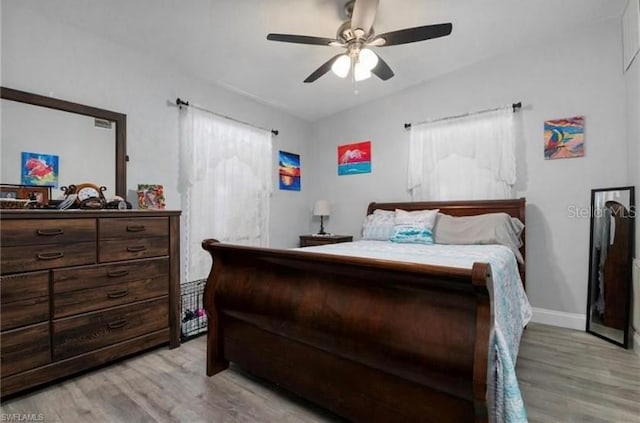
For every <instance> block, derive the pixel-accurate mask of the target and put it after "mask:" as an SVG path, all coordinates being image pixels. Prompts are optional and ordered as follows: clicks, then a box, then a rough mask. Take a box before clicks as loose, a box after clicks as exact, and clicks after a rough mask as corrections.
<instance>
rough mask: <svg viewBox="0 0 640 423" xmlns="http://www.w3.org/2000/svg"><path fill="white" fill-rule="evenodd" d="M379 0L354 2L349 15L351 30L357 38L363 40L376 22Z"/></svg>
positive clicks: (358, 0) (357, 0)
mask: <svg viewBox="0 0 640 423" xmlns="http://www.w3.org/2000/svg"><path fill="white" fill-rule="evenodd" d="M379 3H380V0H356V3H355V5H354V6H353V13H352V14H351V30H352V31H353V33H354V34H355V35H356V36H357V37H359V38H365V37H366V36H367V35H368V34H369V32H370V31H371V27H372V26H373V22H374V21H375V20H376V13H377V12H378V4H379Z"/></svg>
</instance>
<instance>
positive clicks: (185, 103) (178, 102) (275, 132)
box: [176, 97, 280, 136]
mask: <svg viewBox="0 0 640 423" xmlns="http://www.w3.org/2000/svg"><path fill="white" fill-rule="evenodd" d="M176 106H178V107H179V108H182V106H192V107H195V108H197V109H200V110H204V111H205V112H209V113H212V114H214V115H216V116H219V117H221V118H225V119H229V120H232V121H234V122H238V123H242V124H243V125H248V126H251V127H253V128H258V129H262V130H265V131H271V133H272V134H273V135H276V136H277V135H278V134H279V133H280V131H278V130H277V129H267V128H263V127H261V126H256V125H253V124H251V123H249V122H244V121H242V120H239V119H235V118H232V117H229V116H225V115H223V114H220V113H216V112H212V111H211V110H207V109H204V108H202V107H198V106H196V105H193V104H189V102H188V101H185V100H181V99H180V97H178V98H176Z"/></svg>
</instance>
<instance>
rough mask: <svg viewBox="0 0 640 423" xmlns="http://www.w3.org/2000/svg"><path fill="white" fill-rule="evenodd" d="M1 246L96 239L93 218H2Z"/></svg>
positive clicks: (90, 240)
mask: <svg viewBox="0 0 640 423" xmlns="http://www.w3.org/2000/svg"><path fill="white" fill-rule="evenodd" d="M0 233H1V234H2V236H1V240H0V243H1V244H2V247H3V248H4V247H9V246H16V245H42V244H65V243H76V242H95V241H96V220H95V219H16V220H13V219H12V220H3V221H2V228H1V229H0Z"/></svg>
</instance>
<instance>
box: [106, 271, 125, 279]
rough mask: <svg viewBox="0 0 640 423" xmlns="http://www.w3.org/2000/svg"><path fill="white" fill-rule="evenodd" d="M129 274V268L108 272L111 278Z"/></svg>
mask: <svg viewBox="0 0 640 423" xmlns="http://www.w3.org/2000/svg"><path fill="white" fill-rule="evenodd" d="M128 274H129V271H128V270H114V271H111V272H107V276H108V277H110V278H121V277H123V276H127V275H128Z"/></svg>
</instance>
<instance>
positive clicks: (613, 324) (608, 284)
mask: <svg viewBox="0 0 640 423" xmlns="http://www.w3.org/2000/svg"><path fill="white" fill-rule="evenodd" d="M634 218H635V199H634V187H620V188H604V189H594V190H592V191H591V242H590V249H589V251H590V256H589V290H588V302H587V332H589V333H592V334H594V335H596V336H598V337H600V338H603V339H606V340H607V341H609V342H612V343H614V344H616V345H620V346H622V347H625V348H629V340H630V339H629V334H630V331H629V325H630V314H631V283H632V281H631V272H632V268H631V266H632V260H633V247H634V245H633V244H634V238H635V232H634Z"/></svg>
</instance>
